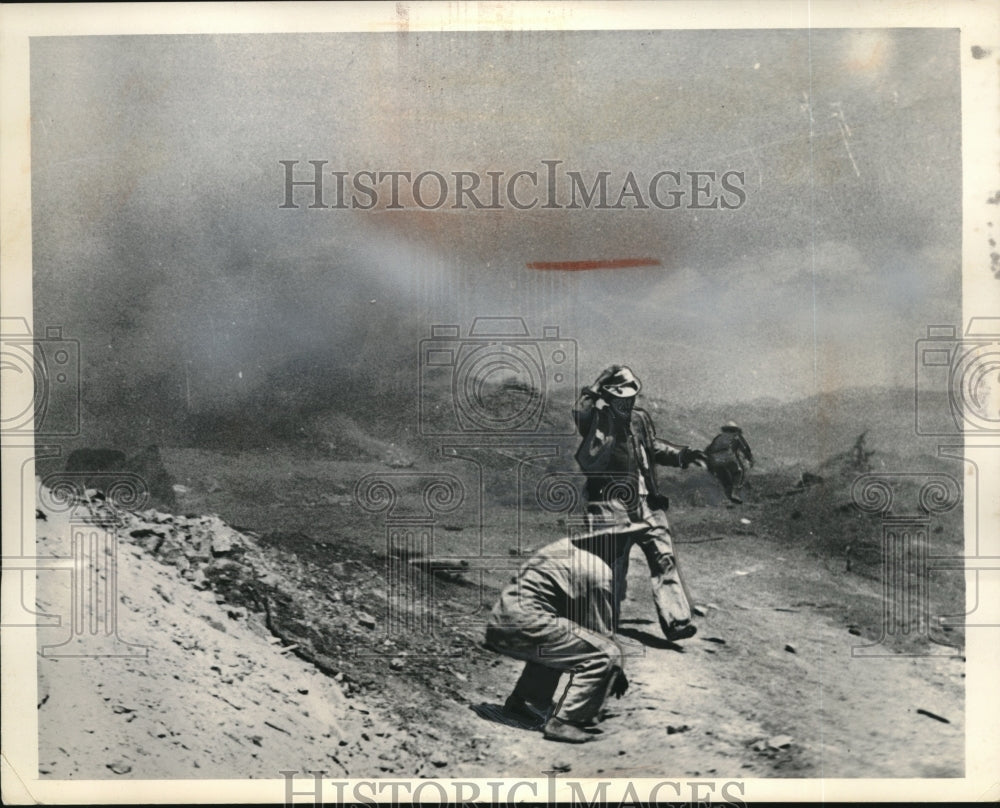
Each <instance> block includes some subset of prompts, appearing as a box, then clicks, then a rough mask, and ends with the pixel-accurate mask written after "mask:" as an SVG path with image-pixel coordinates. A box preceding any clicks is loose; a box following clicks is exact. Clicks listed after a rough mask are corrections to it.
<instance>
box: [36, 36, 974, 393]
mask: <svg viewBox="0 0 1000 808" xmlns="http://www.w3.org/2000/svg"><path fill="white" fill-rule="evenodd" d="M31 59H32V62H31V65H32V67H31V70H32V74H31V105H32V171H33V175H32V206H33V207H32V211H33V233H34V272H35V306H36V325H37V326H42V325H44V324H50V323H61V324H64V326H65V328H66V331H67V332H68V333H69V334H71V335H72V336H76V337H78V338H80V339H81V341H82V345H83V348H82V350H83V355H84V372H85V379H87V380H89V381H90V382H91V389H92V390H93V389H94V385H96V384H98V383H100V384H103V385H105V386H110V385H115V390H116V391H117V394H119V395H121V396H124V397H126V398H127V397H128V396H132V397H133V398H134V400H135V401H137V402H138V401H141V400H142V397H143V396H144V395H147V396H148V395H149V391H150V390H155V389H160V388H159V387H158V386H163V389H164V390H167V389H169V390H170V391H176V390H177V389H180V386H181V385H182V384H183V379H184V375H185V369H186V371H187V383H188V385H189V387H190V385H191V384H192V383H193V384H194V385H195V388H196V389H195V396H196V398H197V400H198V401H199V402H202V403H212V402H216V403H217V402H220V401H240V400H243V399H244V398H245V397H246V396H252V395H254V391H255V390H256V389H258V387H259V385H261V384H262V383H263V382H264V380H265V379H266V378H267V377H268V374H272V373H274V372H276V371H280V369H281V368H282V367H283V366H284V365H285V363H287V362H289V361H290V360H292V359H293V358H300V359H301V357H302V356H310V355H312V356H315V357H317V362H318V364H319V366H321V367H323V368H325V369H326V371H329V370H330V369H331V368H332V369H334V370H337V369H341V370H343V371H344V373H345V374H350V376H351V378H352V379H355V380H358V379H360V380H361V381H357V382H356V383H362V384H363V379H364V377H365V374H370V375H371V376H373V377H375V378H387V377H391V378H393V379H394V380H396V384H397V386H401V387H403V388H405V387H406V385H407V380H409V379H412V380H413V381H414V383H415V381H416V378H417V373H418V368H417V357H418V350H417V341H418V340H419V339H420V338H422V337H425V336H429V335H430V327H431V325H432V324H435V323H444V324H451V323H454V324H457V325H460V326H462V327H463V328H465V327H467V326H468V325H469V324H470V322H471V320H472V318H473V317H475V316H487V315H493V316H497V315H504V316H511V315H519V316H523V317H524V318H525V319H526V321H527V324H528V326H529V328H530V330H531V332H532V333H533V334H535V333H540V331H541V328H542V326H544V325H558V326H559V327H560V329H561V334H562V335H563V336H566V337H570V338H573V339H575V340H576V341H577V345H578V354H579V358H580V374H581V378H580V381H581V383H583V382H585V381H589V380H590V378H591V377H592V376H593V375H595V374H596V373H597V371H598V370H599V369H600V367H602V366H603V365H604V364H606V363H607V362H610V361H625V362H629V363H630V364H632V365H633V367H635V368H636V370H637V371H638V372H640V374H641V375H642V376H643V377H644V380H645V382H646V385H647V389H648V390H649V391H651V392H656V393H662V394H670V395H680V396H682V397H683V398H684V399H686V400H688V401H692V402H694V401H703V400H710V399H715V400H723V401H735V400H741V399H751V398H755V397H759V396H774V397H777V398H780V399H790V398H796V397H800V396H806V395H810V394H812V393H814V392H818V391H821V390H826V389H836V388H839V387H841V386H853V385H867V384H893V385H895V384H909V383H912V379H913V343H914V340H915V339H917V338H919V337H920V336H921V334H923V333H924V332H926V326H927V325H928V324H935V323H957V321H958V318H959V316H960V288H961V286H960V222H961V218H960V214H961V208H960V203H961V198H960V194H961V185H960V106H959V100H960V94H959V72H958V33H957V31H950V30H918V29H912V30H909V29H900V30H894V31H867V30H862V31H833V30H819V31H817V30H813V31H804V30H796V31H700V32H664V31H654V32H641V31H636V32H617V33H606V32H582V31H580V32H561V33H560V32H556V33H553V32H544V33H543V32H527V33H476V34H471V33H449V34H413V33H410V34H336V35H318V34H316V35H253V36H245V35H229V36H145V37H113V36H105V37H88V38H82V37H81V38H75V37H68V38H41V39H35V40H33V41H32V44H31ZM279 160H299V161H302V164H301V165H300V166H299V171H300V172H303V173H305V172H307V171H308V170H309V169H308V166H306V165H305V162H304V161H307V160H327V161H329V164H328V165H327V166H326V169H327V170H339V171H346V172H349V174H351V175H353V174H354V173H356V172H359V171H363V170H375V171H411V172H412V173H413V174H416V173H419V172H421V171H429V170H434V171H439V172H442V173H447V172H451V171H458V170H467V171H474V172H477V173H478V174H479V175H481V176H483V177H484V180H485V176H486V174H485V172H487V171H503V172H506V174H507V176H509V175H511V174H512V173H513V172H515V171H519V170H525V171H539V172H542V171H544V167H543V165H542V164H541V161H542V160H561V161H562V166H561V167H560V170H561V171H566V170H575V171H580V172H582V174H583V175H584V176H585V177H587V178H588V181H589V180H592V179H593V178H594V177H595V176H597V173H598V172H600V171H609V172H611V179H610V182H609V186H610V187H611V188H612V189H614V191H615V193H614V195H615V196H617V191H618V190H619V189H620V188H621V185H622V182H623V181H624V178H625V175H626V174H627V173H628V172H629V171H632V172H634V173H635V175H636V176H637V177H640V178H641V179H640V185H642V184H643V182H644V181H648V178H649V177H651V176H652V175H654V174H655V173H656V172H657V171H663V170H673V171H680V172H691V171H715V172H718V173H719V174H721V173H723V172H725V171H741V172H744V174H745V191H746V202H745V204H743V205H742V206H741V207H739V208H738V209H736V210H688V209H684V208H681V209H677V210H658V209H649V210H635V209H625V210H567V209H558V210H546V209H534V210H530V211H520V210H515V209H513V208H511V207H510V206H509V205H508V206H507V207H505V209H503V210H499V211H490V210H478V211H477V210H451V209H449V208H448V207H447V206H446V207H444V208H442V209H440V210H436V211H430V210H428V211H424V210H407V211H396V210H385V209H384V205H381V206H380V208H378V209H375V210H370V211H361V210H332V209H331V210H309V209H306V208H305V207H304V203H303V207H302V208H301V209H298V210H283V209H280V208H279V206H280V205H281V203H282V201H283V168H282V166H281V165H280V164H279V162H278V161H279ZM300 176H301V174H300ZM330 184H331V185H332V179H331V180H330ZM328 187H330V186H329V185H328ZM382 187H383V190H384V188H385V187H386V186H382ZM428 187H433V186H428ZM304 199H305V201H309V198H308V195H307V196H306V197H305V198H304ZM630 257H631V258H635V257H643V258H652V259H654V260H656V261H659V266H655V267H647V268H640V269H630V270H603V271H592V272H574V273H553V272H543V271H538V270H533V269H529V268H527V266H526V265H527V264H529V263H531V262H537V261H579V260H594V259H615V258H630ZM372 301H374V302H372ZM463 333H464V332H463ZM192 380H193V381H192Z"/></svg>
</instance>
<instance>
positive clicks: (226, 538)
mask: <svg viewBox="0 0 1000 808" xmlns="http://www.w3.org/2000/svg"><path fill="white" fill-rule="evenodd" d="M211 542H212V543H211V547H212V555H214V556H220V555H228V554H229V553H231V552H232V551H233V550H234V549H235V548H236V547H238V546H240V540H239V534H237V533H236V531H235V530H233V529H232V528H230V527H228V526H227V525H225V524H223V523H222V522H221V521H220V522H218V526H217V527H216V529H215V530H213V531H212V540H211Z"/></svg>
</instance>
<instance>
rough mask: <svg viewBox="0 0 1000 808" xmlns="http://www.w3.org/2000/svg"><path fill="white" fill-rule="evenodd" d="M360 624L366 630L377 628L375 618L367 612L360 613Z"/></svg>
mask: <svg viewBox="0 0 1000 808" xmlns="http://www.w3.org/2000/svg"><path fill="white" fill-rule="evenodd" d="M358 623H360V624H361V625H362V626H364V627H365V628H375V618H374V617H372V616H371V615H370V614H368V613H367V612H358Z"/></svg>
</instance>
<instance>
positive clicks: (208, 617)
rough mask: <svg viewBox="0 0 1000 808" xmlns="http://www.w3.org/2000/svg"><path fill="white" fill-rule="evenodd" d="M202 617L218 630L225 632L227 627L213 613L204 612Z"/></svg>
mask: <svg viewBox="0 0 1000 808" xmlns="http://www.w3.org/2000/svg"><path fill="white" fill-rule="evenodd" d="M201 617H202V619H203V620H204V621H205V622H206V623H208V624H209V625H210V626H211V627H212V628H214V629H215V630H216V631H221V632H223V633H224V632H225V631H226V627H225V626H224V625H223V624H222V623H220V622H219V621H218V620H216V619H215V618H214V617H212V616H211V615H207V614H203V615H202V616H201Z"/></svg>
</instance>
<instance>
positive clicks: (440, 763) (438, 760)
mask: <svg viewBox="0 0 1000 808" xmlns="http://www.w3.org/2000/svg"><path fill="white" fill-rule="evenodd" d="M431 763H433V764H434V765H435V766H437V767H438V768H439V769H443V768H444V767H445V766H447V765H448V758H446V757H445V756H444V755H434V756H433V757H432V758H431Z"/></svg>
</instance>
